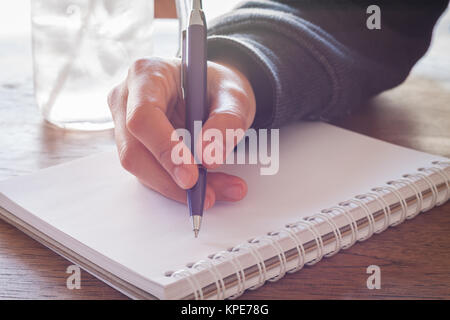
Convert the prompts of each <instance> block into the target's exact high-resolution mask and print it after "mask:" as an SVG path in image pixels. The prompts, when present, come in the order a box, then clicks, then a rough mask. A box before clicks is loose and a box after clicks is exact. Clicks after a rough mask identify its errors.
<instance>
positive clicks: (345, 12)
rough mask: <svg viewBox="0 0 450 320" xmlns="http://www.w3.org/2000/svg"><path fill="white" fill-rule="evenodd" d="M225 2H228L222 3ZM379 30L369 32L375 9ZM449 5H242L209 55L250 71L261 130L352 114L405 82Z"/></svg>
mask: <svg viewBox="0 0 450 320" xmlns="http://www.w3.org/2000/svg"><path fill="white" fill-rule="evenodd" d="M224 1H225V0H224ZM372 4H376V5H378V6H379V7H380V9H381V29H380V30H377V29H375V30H369V29H368V28H367V27H366V20H367V18H368V17H369V15H370V14H367V13H366V10H367V7H368V6H369V5H372ZM447 5H448V0H432V1H431V0H429V1H425V0H424V1H415V0H397V1H396V0H386V1H376V0H371V1H366V0H361V1H356V0H327V1H320V0H297V1H294V0H291V1H289V0H285V1H267V0H251V1H244V2H242V3H241V4H240V5H239V6H238V7H236V8H235V9H234V10H232V11H231V12H229V13H227V14H225V15H223V16H221V17H219V18H218V19H216V20H215V21H213V22H212V23H210V25H209V26H208V27H209V37H208V55H209V58H210V59H212V60H214V59H219V58H221V59H223V58H226V59H229V60H231V61H239V65H245V67H246V70H247V75H248V77H249V80H250V82H251V84H252V86H253V89H254V91H255V95H256V102H257V112H256V118H255V121H254V123H253V127H255V128H262V127H264V128H268V127H280V126H282V125H283V124H285V123H287V122H289V121H294V120H299V119H309V120H316V119H322V120H328V119H332V118H336V117H340V116H342V115H345V114H348V113H350V112H351V111H352V110H353V109H354V108H356V107H358V106H361V105H362V102H363V101H365V100H367V99H369V98H370V97H372V96H374V95H376V94H378V93H380V92H382V91H384V90H387V89H389V88H392V87H394V86H396V85H398V84H400V83H401V82H402V81H403V80H404V79H405V78H406V77H407V75H408V74H409V71H410V70H411V68H412V66H413V65H414V64H415V63H416V62H417V60H418V59H419V58H420V57H422V56H423V54H424V53H425V52H426V50H427V48H428V46H429V44H430V39H431V34H432V30H433V27H434V24H435V23H436V21H437V19H438V17H439V16H440V14H441V13H442V12H443V11H444V10H445V8H446V7H447Z"/></svg>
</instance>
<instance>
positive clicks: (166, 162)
mask: <svg viewBox="0 0 450 320" xmlns="http://www.w3.org/2000/svg"><path fill="white" fill-rule="evenodd" d="M151 70H152V71H149V72H148V73H147V74H146V75H145V76H143V75H142V74H141V75H139V76H133V74H131V76H130V77H129V79H128V83H127V84H128V99H127V116H126V118H127V119H126V126H127V129H128V131H129V132H130V133H131V134H132V135H133V136H134V137H136V138H137V139H138V140H139V141H140V142H141V143H142V144H143V145H144V146H145V147H146V148H147V149H148V150H150V152H151V153H152V154H153V156H154V157H155V159H156V160H157V161H158V162H159V163H160V164H161V165H162V167H163V168H164V169H165V170H166V171H167V172H168V173H169V174H170V175H171V177H172V178H173V179H174V180H175V182H176V183H177V184H178V185H179V186H180V187H181V188H183V189H188V188H191V187H192V186H194V184H195V183H196V181H197V179H198V170H197V166H196V165H195V164H194V159H193V157H192V154H191V152H190V151H189V149H188V148H187V146H186V145H185V144H184V143H180V142H179V141H178V140H177V139H176V138H177V135H176V134H174V132H175V129H174V127H173V126H172V124H171V122H170V121H169V119H168V118H167V115H166V113H165V110H167V109H168V108H170V107H171V105H172V103H173V102H172V101H171V99H172V95H173V93H172V92H171V91H173V90H175V91H176V90H177V89H176V88H174V86H176V83H175V82H173V81H170V77H172V75H170V74H168V73H169V71H168V70H166V69H164V68H160V67H154V68H153V69H151ZM177 145H178V146H181V148H180V149H181V152H182V154H183V155H187V158H188V159H189V160H188V163H177V162H174V160H173V155H172V150H173V148H174V147H176V146H177Z"/></svg>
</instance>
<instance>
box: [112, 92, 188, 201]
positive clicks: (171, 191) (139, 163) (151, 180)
mask: <svg viewBox="0 0 450 320" xmlns="http://www.w3.org/2000/svg"><path fill="white" fill-rule="evenodd" d="M127 98H128V90H127V87H126V84H125V83H122V84H120V85H119V86H117V87H116V88H115V89H114V90H112V91H111V93H110V94H109V95H108V105H109V107H110V109H111V113H112V116H113V121H114V124H115V126H114V136H115V140H116V145H117V149H118V153H119V158H120V162H121V164H122V166H123V167H124V169H125V170H127V171H129V172H130V173H131V174H133V175H134V176H136V177H137V178H138V179H139V180H140V181H141V182H142V183H143V184H144V185H146V186H147V187H149V188H151V189H153V190H155V191H157V192H159V193H161V194H163V195H164V196H166V197H168V198H170V199H173V200H176V201H179V202H183V203H186V192H185V191H184V190H183V189H181V188H180V187H178V185H177V184H175V182H174V181H173V179H172V178H171V176H170V175H169V174H168V173H167V172H166V170H164V168H162V167H161V166H160V165H159V163H158V161H156V159H155V158H154V157H153V155H152V154H151V153H150V152H149V151H148V150H147V149H146V148H145V146H144V145H142V143H140V142H139V141H138V140H137V139H136V138H135V137H134V136H133V135H132V134H130V133H129V132H128V130H127V128H126V125H125V121H126V109H125V106H126V102H127Z"/></svg>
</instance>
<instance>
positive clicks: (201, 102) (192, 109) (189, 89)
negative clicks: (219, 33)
mask: <svg viewBox="0 0 450 320" xmlns="http://www.w3.org/2000/svg"><path fill="white" fill-rule="evenodd" d="M186 53H187V55H186V62H185V63H186V66H185V68H186V74H185V81H186V82H185V86H186V92H185V95H186V96H185V101H186V129H187V130H189V132H190V134H191V150H192V151H193V152H194V150H195V142H196V141H197V142H198V140H197V139H198V136H197V135H198V134H199V132H196V130H195V122H196V121H197V122H201V123H202V124H203V123H204V122H205V121H206V118H207V116H208V105H207V97H206V90H207V62H206V59H207V56H206V55H207V49H206V28H205V26H203V25H190V26H188V29H187V35H186ZM197 131H198V130H197ZM198 160H200V159H198Z"/></svg>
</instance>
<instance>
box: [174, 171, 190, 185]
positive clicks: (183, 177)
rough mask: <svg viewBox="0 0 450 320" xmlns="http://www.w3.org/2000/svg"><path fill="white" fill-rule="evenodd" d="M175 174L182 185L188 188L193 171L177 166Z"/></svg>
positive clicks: (178, 182)
mask: <svg viewBox="0 0 450 320" xmlns="http://www.w3.org/2000/svg"><path fill="white" fill-rule="evenodd" d="M173 175H174V176H175V180H176V182H177V184H178V185H179V186H180V187H182V188H187V187H189V186H190V184H191V180H192V173H191V172H190V171H189V170H188V169H186V168H184V167H182V166H178V167H175V169H174V170H173Z"/></svg>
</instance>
